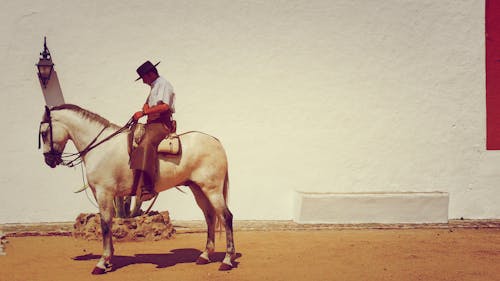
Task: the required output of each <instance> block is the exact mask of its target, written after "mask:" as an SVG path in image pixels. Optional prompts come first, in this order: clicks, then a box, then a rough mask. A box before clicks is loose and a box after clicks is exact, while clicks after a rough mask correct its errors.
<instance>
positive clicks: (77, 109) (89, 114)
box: [51, 103, 116, 126]
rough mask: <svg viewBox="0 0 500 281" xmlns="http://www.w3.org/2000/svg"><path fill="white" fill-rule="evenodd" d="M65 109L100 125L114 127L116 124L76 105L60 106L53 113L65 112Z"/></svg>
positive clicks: (54, 108)
mask: <svg viewBox="0 0 500 281" xmlns="http://www.w3.org/2000/svg"><path fill="white" fill-rule="evenodd" d="M63 109H67V110H71V111H73V112H76V113H78V114H80V116H82V118H84V119H87V120H90V121H94V122H97V123H99V124H102V125H103V126H108V125H114V124H111V123H110V122H109V121H108V120H107V119H106V118H104V117H102V116H101V115H99V114H96V113H93V112H90V111H88V110H86V109H83V108H81V107H79V106H78V105H74V104H69V103H67V104H62V105H58V106H55V107H53V108H52V109H51V111H54V110H63ZM114 126H116V125H114Z"/></svg>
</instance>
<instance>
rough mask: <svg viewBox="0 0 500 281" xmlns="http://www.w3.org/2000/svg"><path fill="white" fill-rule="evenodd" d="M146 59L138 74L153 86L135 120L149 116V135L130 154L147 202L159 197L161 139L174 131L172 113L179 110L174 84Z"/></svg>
mask: <svg viewBox="0 0 500 281" xmlns="http://www.w3.org/2000/svg"><path fill="white" fill-rule="evenodd" d="M158 64H159V62H158V63H157V64H155V65H153V64H152V63H151V62H150V61H146V62H145V63H143V64H142V65H141V66H139V68H137V74H139V78H137V79H136V81H138V80H140V79H142V81H143V82H144V84H147V85H149V86H150V87H151V90H150V92H149V96H148V98H147V100H146V102H145V103H144V106H143V107H142V110H141V111H137V112H136V113H135V114H134V115H133V117H132V118H133V119H134V121H138V120H139V119H140V118H141V117H143V116H147V118H148V119H147V123H146V125H145V134H144V137H143V138H142V140H141V142H140V143H139V146H138V147H137V148H135V149H134V150H133V151H132V153H131V154H130V168H131V169H134V170H135V179H136V180H134V183H135V184H136V186H137V187H140V189H141V197H140V198H141V200H142V201H147V200H150V199H151V198H153V197H155V196H156V194H157V193H156V191H155V187H154V182H155V179H156V176H157V172H158V171H157V170H158V157H157V149H158V145H159V144H160V142H161V141H162V140H163V139H165V138H166V137H167V136H168V135H169V134H170V132H171V131H172V130H173V128H172V127H173V124H172V114H173V113H175V107H174V102H175V93H174V89H173V87H172V85H171V84H170V82H168V81H167V80H166V79H165V78H163V77H162V76H160V75H159V74H158V70H157V69H156V66H157V65H158Z"/></svg>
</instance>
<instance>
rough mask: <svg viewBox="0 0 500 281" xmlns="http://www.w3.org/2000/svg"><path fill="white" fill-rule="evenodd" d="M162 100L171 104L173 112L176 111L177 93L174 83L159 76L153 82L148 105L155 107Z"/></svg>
mask: <svg viewBox="0 0 500 281" xmlns="http://www.w3.org/2000/svg"><path fill="white" fill-rule="evenodd" d="M160 101H162V102H163V103H165V104H168V105H169V106H170V110H171V111H172V113H175V93H174V87H172V84H170V82H168V81H167V79H165V78H163V77H161V76H159V77H158V78H156V80H155V81H154V82H153V83H151V91H150V92H149V96H148V101H147V102H148V105H149V106H150V107H153V106H155V105H158V102H160Z"/></svg>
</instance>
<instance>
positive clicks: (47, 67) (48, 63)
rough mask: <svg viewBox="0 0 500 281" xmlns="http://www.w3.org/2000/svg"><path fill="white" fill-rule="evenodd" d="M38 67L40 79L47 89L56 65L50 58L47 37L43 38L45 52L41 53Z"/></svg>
mask: <svg viewBox="0 0 500 281" xmlns="http://www.w3.org/2000/svg"><path fill="white" fill-rule="evenodd" d="M36 66H37V67H38V78H39V79H40V81H41V82H42V85H43V87H44V88H47V84H48V83H49V80H50V76H51V75H52V70H53V69H54V64H53V63H52V57H51V56H50V52H49V49H48V48H47V37H44V38H43V52H41V53H40V60H39V61H38V63H37V64H36Z"/></svg>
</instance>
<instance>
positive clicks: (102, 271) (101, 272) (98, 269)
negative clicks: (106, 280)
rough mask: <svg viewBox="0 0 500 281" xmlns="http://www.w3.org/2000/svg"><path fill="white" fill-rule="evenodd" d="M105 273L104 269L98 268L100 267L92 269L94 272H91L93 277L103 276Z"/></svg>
mask: <svg viewBox="0 0 500 281" xmlns="http://www.w3.org/2000/svg"><path fill="white" fill-rule="evenodd" d="M104 273H106V269H104V268H100V267H97V266H96V267H94V270H92V274H93V275H101V274H104Z"/></svg>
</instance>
